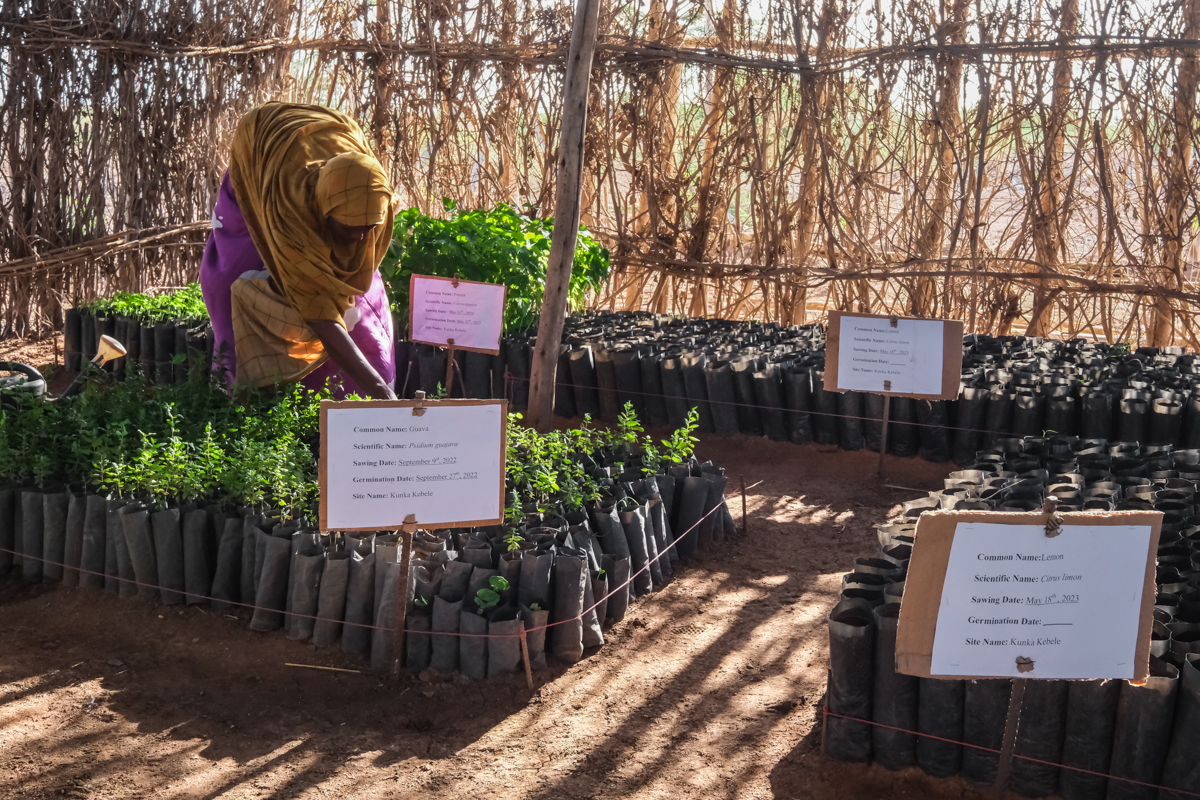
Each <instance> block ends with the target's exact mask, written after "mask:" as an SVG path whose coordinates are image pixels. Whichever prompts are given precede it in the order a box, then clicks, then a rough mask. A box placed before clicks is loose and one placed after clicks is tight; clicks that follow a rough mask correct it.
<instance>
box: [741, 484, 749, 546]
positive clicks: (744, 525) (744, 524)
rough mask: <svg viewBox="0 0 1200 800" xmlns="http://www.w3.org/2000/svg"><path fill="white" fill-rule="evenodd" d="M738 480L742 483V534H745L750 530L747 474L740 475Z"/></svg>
mask: <svg viewBox="0 0 1200 800" xmlns="http://www.w3.org/2000/svg"><path fill="white" fill-rule="evenodd" d="M738 481H739V482H740V483H741V484H742V536H745V535H746V533H747V532H749V530H750V528H749V522H747V520H746V476H745V475H738Z"/></svg>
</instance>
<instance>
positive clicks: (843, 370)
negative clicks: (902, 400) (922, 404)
mask: <svg viewBox="0 0 1200 800" xmlns="http://www.w3.org/2000/svg"><path fill="white" fill-rule="evenodd" d="M944 333H945V331H944V325H943V323H942V321H941V320H936V319H897V320H896V324H895V326H894V327H893V326H892V323H891V321H890V320H888V319H876V318H873V317H852V316H849V315H843V316H842V317H841V327H840V329H839V332H838V339H839V344H838V373H837V388H838V390H839V391H845V390H850V391H856V392H871V393H873V394H884V393H887V394H930V395H936V394H940V393H941V391H942V358H943V356H944V343H943V336H944Z"/></svg>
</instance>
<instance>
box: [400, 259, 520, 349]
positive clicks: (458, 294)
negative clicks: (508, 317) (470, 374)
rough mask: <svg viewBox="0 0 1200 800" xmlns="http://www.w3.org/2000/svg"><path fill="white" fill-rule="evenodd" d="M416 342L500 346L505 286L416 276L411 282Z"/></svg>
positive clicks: (413, 338)
mask: <svg viewBox="0 0 1200 800" xmlns="http://www.w3.org/2000/svg"><path fill="white" fill-rule="evenodd" d="M409 288H410V292H409V303H410V304H411V307H412V334H411V337H410V338H411V339H412V341H414V342H423V343H425V344H433V345H438V346H439V347H448V346H450V345H451V340H453V346H454V347H456V348H458V349H459V350H486V351H488V352H493V353H494V352H496V351H497V350H498V349H499V348H500V334H501V332H502V331H503V330H504V297H505V288H504V287H503V286H499V285H497V284H493V283H476V282H474V281H461V280H460V281H458V286H455V285H454V282H453V281H450V280H447V279H445V278H434V277H430V276H427V275H413V276H412V281H411V283H410V284H409Z"/></svg>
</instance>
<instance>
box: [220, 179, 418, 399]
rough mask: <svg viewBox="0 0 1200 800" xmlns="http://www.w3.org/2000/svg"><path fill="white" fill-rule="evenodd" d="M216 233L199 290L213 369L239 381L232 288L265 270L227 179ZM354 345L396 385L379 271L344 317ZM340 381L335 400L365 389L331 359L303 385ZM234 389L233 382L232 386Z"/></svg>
mask: <svg viewBox="0 0 1200 800" xmlns="http://www.w3.org/2000/svg"><path fill="white" fill-rule="evenodd" d="M212 225H213V227H212V233H211V234H209V236H208V243H207V244H205V246H204V260H203V261H201V263H200V288H201V290H202V291H203V292H204V305H206V306H207V307H208V316H209V319H210V320H211V321H212V329H213V337H214V341H213V369H214V370H215V369H220V368H221V367H222V365H223V366H224V369H225V370H226V371H227V372H228V374H230V375H234V376H236V375H237V356H236V355H235V354H234V347H233V310H232V301H231V299H230V293H229V292H230V287H232V286H233V282H234V281H236V280H237V279H238V278H240V277H241V276H242V275H243V274H244V273H246V272H257V271H259V270H262V269H265V266H264V264H263V261H262V258H260V257H259V255H258V250H257V249H256V248H255V247H254V240H253V239H251V238H250V230H249V229H248V228H247V227H246V221H245V219H243V218H242V212H241V211H239V210H238V205H237V198H236V197H235V196H234V193H233V187H232V186H231V185H230V183H229V173H228V172H226V173H225V177H224V178H223V179H222V180H221V190H220V192H219V193H218V195H217V204H216V207H215V208H213V219H212ZM342 316H343V318H344V319H345V321H346V330H347V331H348V332H349V333H350V339H351V341H353V342H354V343H355V344H356V345H358V349H359V350H361V351H362V354H363V357H364V358H366V359H367V363H369V364H370V365H371V366H372V367H374V368H375V371H376V372H378V373H379V377H381V378H383V382H384V383H386V384H388V385H389V386H393V385H395V383H396V352H395V338H394V336H393V333H392V310H391V306H390V305H389V304H388V298H387V292H386V291H385V290H384V288H383V278H381V277H380V276H379V270H376V271H375V275H374V276H373V277H372V278H371V288H369V289H367V292H366V294H362V295H359V296H358V297H356V298H355V300H354V305H353V306H352V307H351V308H350V309H349V310H347V311H346V313H345V314H343V315H342ZM331 377H336V378H340V379H341V381H342V386H343V389H342V391H339V392H337V393H336V394H337V396H338V397H339V398H340V397H344V396H345V395H346V394H348V393H350V392H360V393H361V391H362V390H361V388H360V387H359V386H358V384H357V383H355V382H354V380H353V379H352V378H350V376H349V375H346V374H345V373H344V372H342V369H341V367H339V366H338V365H337V364H335V363H334V361H333V359H326V361H325V363H323V364H321V366H319V367H317V368H316V369H315V370H313V371H312V372H310V373H309V374H308V375H306V376H305V377H304V379H303V380H302V381H301V383H303V384H304V385H305V386H307V387H308V388H310V389H319V388H320V387H322V386H324V385H325V381H326V380H327V379H328V378H331ZM230 383H232V381H231V382H230Z"/></svg>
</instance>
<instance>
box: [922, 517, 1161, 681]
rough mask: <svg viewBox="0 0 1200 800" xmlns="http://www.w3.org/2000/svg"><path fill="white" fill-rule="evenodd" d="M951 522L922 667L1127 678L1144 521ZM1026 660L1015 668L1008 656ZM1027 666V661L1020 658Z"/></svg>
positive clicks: (1146, 537)
mask: <svg viewBox="0 0 1200 800" xmlns="http://www.w3.org/2000/svg"><path fill="white" fill-rule="evenodd" d="M1060 531H1061V532H1060V534H1059V535H1058V536H1056V537H1053V538H1051V537H1047V536H1046V530H1045V527H1044V526H1039V525H1005V524H999V523H977V522H972V523H960V524H959V525H958V526H957V528H956V529H955V531H954V542H953V544H952V545H951V548H950V560H949V563H948V564H947V568H946V582H945V585H944V587H943V589H942V597H941V604H940V606H939V608H938V617H937V628H936V630H935V634H934V639H933V659H932V662H931V665H930V673H931V674H933V675H956V676H972V675H980V676H991V677H995V676H1006V675H1010V676H1012V677H1023V678H1059V679H1072V678H1074V679H1098V678H1125V679H1132V678H1133V677H1134V669H1135V663H1134V662H1135V657H1134V656H1135V651H1136V649H1137V645H1138V624H1139V622H1140V617H1141V611H1142V608H1141V605H1142V595H1143V590H1144V587H1145V580H1146V552H1147V548H1148V547H1149V544H1150V536H1151V528H1150V527H1149V526H1135V525H1096V526H1089V525H1068V526H1064V527H1062V528H1061V529H1060ZM1018 658H1020V659H1026V660H1028V661H1032V669H1026V670H1020V669H1018V667H1017V659H1018ZM1027 666H1028V664H1027Z"/></svg>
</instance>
